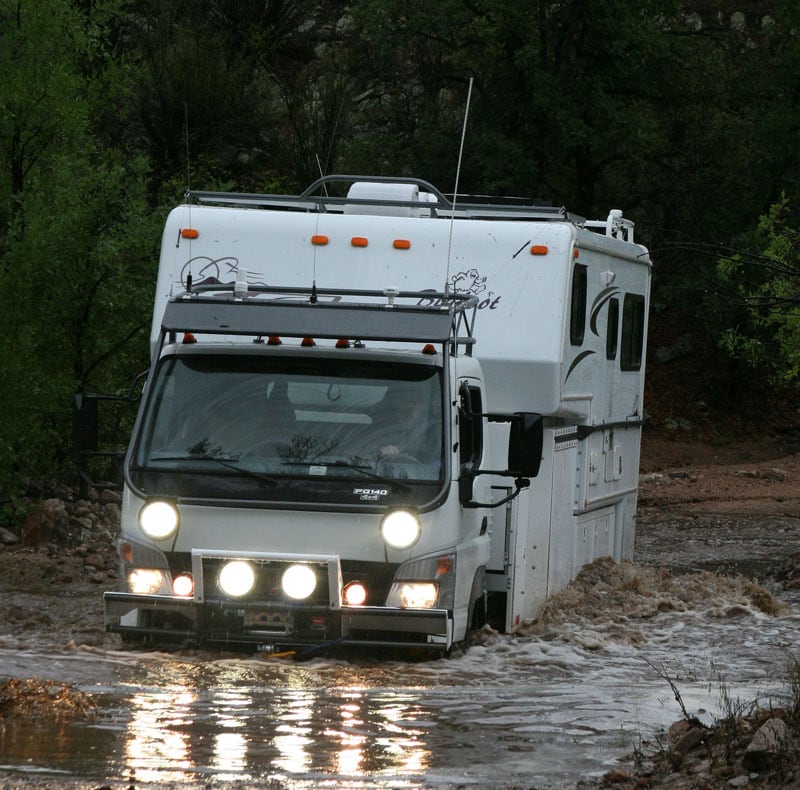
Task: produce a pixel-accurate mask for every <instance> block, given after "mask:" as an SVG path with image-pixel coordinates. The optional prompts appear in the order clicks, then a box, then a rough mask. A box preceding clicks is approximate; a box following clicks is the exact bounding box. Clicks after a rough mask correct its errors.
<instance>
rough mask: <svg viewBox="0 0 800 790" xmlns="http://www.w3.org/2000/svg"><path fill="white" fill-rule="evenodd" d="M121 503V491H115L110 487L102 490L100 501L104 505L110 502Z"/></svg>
mask: <svg viewBox="0 0 800 790" xmlns="http://www.w3.org/2000/svg"><path fill="white" fill-rule="evenodd" d="M112 502H113V503H115V504H120V503H121V502H122V496H121V495H120V493H119V491H114V490H113V489H110V488H104V489H103V490H102V491H101V492H100V503H101V504H103V505H108V504H110V503H112Z"/></svg>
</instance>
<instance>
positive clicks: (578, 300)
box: [569, 263, 587, 346]
mask: <svg viewBox="0 0 800 790" xmlns="http://www.w3.org/2000/svg"><path fill="white" fill-rule="evenodd" d="M586 283H587V267H586V266H584V265H583V264H581V263H576V264H575V268H574V269H573V270H572V299H571V302H570V313H569V342H570V343H572V345H573V346H580V345H583V334H584V331H585V330H586Z"/></svg>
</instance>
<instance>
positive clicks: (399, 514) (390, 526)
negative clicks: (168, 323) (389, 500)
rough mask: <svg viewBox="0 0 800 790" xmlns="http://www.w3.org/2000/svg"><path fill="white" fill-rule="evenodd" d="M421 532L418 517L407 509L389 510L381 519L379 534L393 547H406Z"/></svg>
mask: <svg viewBox="0 0 800 790" xmlns="http://www.w3.org/2000/svg"><path fill="white" fill-rule="evenodd" d="M421 533H422V527H421V525H420V523H419V519H418V518H417V517H416V516H415V515H414V514H413V513H409V512H408V511H407V510H391V511H389V512H388V513H387V514H386V515H385V516H384V517H383V521H381V536H382V537H383V539H384V541H385V542H386V544H387V545H388V546H390V547H391V548H393V549H408V548H410V547H411V546H413V545H414V544H415V543H416V542H417V541H418V540H419V536H420V534H421Z"/></svg>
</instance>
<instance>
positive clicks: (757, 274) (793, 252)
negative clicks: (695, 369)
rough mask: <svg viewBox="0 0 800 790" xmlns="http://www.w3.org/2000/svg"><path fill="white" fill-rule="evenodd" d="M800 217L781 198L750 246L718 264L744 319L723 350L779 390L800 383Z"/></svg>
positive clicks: (724, 342)
mask: <svg viewBox="0 0 800 790" xmlns="http://www.w3.org/2000/svg"><path fill="white" fill-rule="evenodd" d="M798 216H800V215H798V212H797V209H793V207H792V204H791V202H790V201H789V199H788V198H787V197H785V196H784V197H782V198H781V200H780V201H778V202H777V203H775V204H774V205H772V206H771V207H770V210H769V212H768V213H767V214H765V215H764V216H762V217H761V218H760V219H759V222H758V225H757V227H756V228H755V230H754V232H753V234H752V240H751V244H750V246H749V247H748V248H747V249H745V250H742V251H737V252H735V253H733V254H731V255H729V256H726V257H724V258H722V259H720V261H719V263H718V271H719V275H720V279H721V282H722V284H723V287H724V289H725V293H726V294H728V295H729V297H730V298H731V299H732V300H733V301H734V302H735V303H738V304H739V306H740V307H741V308H742V313H743V319H744V320H743V323H742V324H739V325H737V326H735V327H731V328H729V329H728V330H727V331H726V332H725V333H724V334H723V335H722V340H721V343H722V346H723V347H724V348H725V349H726V350H727V351H728V352H729V353H731V354H732V355H733V356H735V357H738V358H740V359H742V360H743V361H744V362H745V363H746V364H748V365H750V366H751V367H753V368H755V367H761V368H765V369H766V370H768V371H769V372H770V374H771V375H772V377H773V379H774V380H775V381H776V382H778V383H780V384H785V383H796V382H798V381H800V227H799V226H798Z"/></svg>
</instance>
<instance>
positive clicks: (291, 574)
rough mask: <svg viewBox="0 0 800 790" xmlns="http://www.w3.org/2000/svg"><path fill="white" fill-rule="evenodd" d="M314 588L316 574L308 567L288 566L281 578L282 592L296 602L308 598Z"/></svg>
mask: <svg viewBox="0 0 800 790" xmlns="http://www.w3.org/2000/svg"><path fill="white" fill-rule="evenodd" d="M316 586H317V577H316V574H315V573H314V571H313V570H312V569H311V568H310V567H309V566H308V565H290V566H289V567H288V568H287V569H286V570H285V571H284V572H283V576H281V587H282V588H283V591H284V592H285V593H286V594H287V595H288V596H289V597H290V598H294V599H295V600H297V601H301V600H302V599H303V598H308V596H309V595H311V593H313V592H314V588H315V587H316Z"/></svg>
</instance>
